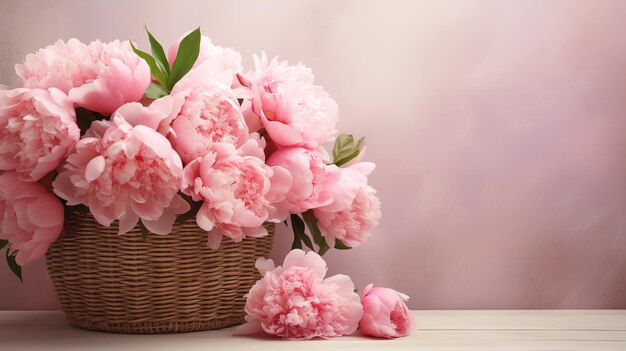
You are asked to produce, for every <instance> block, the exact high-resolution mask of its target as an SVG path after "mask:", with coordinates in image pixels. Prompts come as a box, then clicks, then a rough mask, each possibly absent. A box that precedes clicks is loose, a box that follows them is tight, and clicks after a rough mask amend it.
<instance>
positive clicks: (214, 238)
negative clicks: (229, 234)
mask: <svg viewBox="0 0 626 351" xmlns="http://www.w3.org/2000/svg"><path fill="white" fill-rule="evenodd" d="M223 237H224V236H223V235H222V233H220V232H218V231H217V230H212V231H210V232H208V233H207V246H208V247H210V248H212V249H213V250H217V249H218V248H219V247H220V244H221V243H222V238H223Z"/></svg>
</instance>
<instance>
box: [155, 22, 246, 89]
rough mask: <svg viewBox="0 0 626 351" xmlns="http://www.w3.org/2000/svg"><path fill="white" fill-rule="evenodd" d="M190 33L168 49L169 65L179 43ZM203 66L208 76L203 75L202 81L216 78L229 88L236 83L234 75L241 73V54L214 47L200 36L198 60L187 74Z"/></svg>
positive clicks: (207, 38) (172, 61)
mask: <svg viewBox="0 0 626 351" xmlns="http://www.w3.org/2000/svg"><path fill="white" fill-rule="evenodd" d="M189 33H190V32H187V33H185V34H184V35H182V36H181V37H180V38H178V40H176V41H175V42H174V43H173V44H172V45H171V46H170V48H169V51H168V53H167V59H168V61H169V62H170V64H173V63H174V60H175V59H176V54H177V53H178V47H179V45H180V42H181V41H182V40H183V38H184V37H186V36H187V35H188V34H189ZM201 65H204V66H205V69H207V70H208V71H210V72H211V73H210V74H208V75H207V74H203V75H204V79H206V80H207V81H209V78H216V77H217V79H218V80H220V81H224V82H225V83H227V84H228V85H229V86H231V85H232V84H233V83H236V80H235V75H236V74H237V73H239V72H241V69H242V65H241V54H240V53H239V52H237V51H235V50H233V49H232V48H223V47H221V46H217V45H214V44H213V43H212V42H211V39H210V38H209V37H207V36H206V35H203V36H202V39H201V40H200V53H199V55H198V59H197V60H196V62H195V63H194V65H193V67H194V68H193V69H192V70H191V71H190V72H189V73H188V74H191V75H193V72H194V71H195V69H196V68H198V67H199V66H201Z"/></svg>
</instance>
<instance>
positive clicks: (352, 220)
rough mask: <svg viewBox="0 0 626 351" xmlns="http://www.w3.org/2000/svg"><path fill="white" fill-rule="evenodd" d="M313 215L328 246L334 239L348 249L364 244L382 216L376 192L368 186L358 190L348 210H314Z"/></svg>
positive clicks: (332, 243)
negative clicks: (348, 247)
mask: <svg viewBox="0 0 626 351" xmlns="http://www.w3.org/2000/svg"><path fill="white" fill-rule="evenodd" d="M313 213H314V214H315V218H317V224H318V226H319V229H320V232H321V233H322V235H323V236H324V237H325V238H326V242H328V244H329V245H331V246H332V245H334V243H335V239H339V240H341V242H343V243H344V244H346V245H348V246H350V247H356V246H359V245H360V244H361V243H362V242H364V241H365V240H366V239H367V238H368V237H369V236H370V235H371V231H372V229H374V228H375V227H376V226H377V225H378V220H379V219H380V217H381V215H382V214H381V211H380V200H379V199H378V197H377V196H376V190H374V188H372V187H371V186H369V185H365V186H363V187H361V188H360V189H359V192H358V193H357V194H356V196H355V197H354V200H353V201H352V203H351V204H350V206H349V207H348V208H345V209H343V210H340V211H336V212H333V211H330V212H329V211H325V210H321V209H314V210H313Z"/></svg>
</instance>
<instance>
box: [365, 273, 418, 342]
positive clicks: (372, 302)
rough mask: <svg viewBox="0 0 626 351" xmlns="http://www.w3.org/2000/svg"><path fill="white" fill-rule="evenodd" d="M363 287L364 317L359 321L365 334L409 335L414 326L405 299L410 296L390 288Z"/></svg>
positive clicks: (378, 336) (382, 336)
mask: <svg viewBox="0 0 626 351" xmlns="http://www.w3.org/2000/svg"><path fill="white" fill-rule="evenodd" d="M372 286H373V285H372V284H370V285H368V286H367V287H365V289H363V294H362V297H361V303H362V304H363V318H361V322H360V323H359V327H360V328H361V331H362V332H363V333H364V334H365V335H369V336H374V337H377V338H397V337H401V336H407V335H409V331H410V330H411V328H412V324H413V323H412V321H411V316H410V315H409V309H408V308H407V307H406V304H405V301H407V300H408V299H409V297H408V296H407V295H405V294H402V293H400V292H397V291H395V290H393V289H389V288H372Z"/></svg>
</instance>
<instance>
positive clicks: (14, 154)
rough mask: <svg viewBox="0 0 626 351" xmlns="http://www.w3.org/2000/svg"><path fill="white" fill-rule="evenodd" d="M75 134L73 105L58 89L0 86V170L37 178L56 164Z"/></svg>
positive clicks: (77, 130) (64, 153)
mask: <svg viewBox="0 0 626 351" xmlns="http://www.w3.org/2000/svg"><path fill="white" fill-rule="evenodd" d="M79 137H80V130H79V128H78V126H77V125H76V114H75V111H74V106H73V104H72V102H71V101H69V99H68V98H67V96H66V95H65V94H63V93H62V92H61V91H59V90H58V89H54V88H52V89H50V90H43V89H24V88H18V89H13V90H0V170H15V171H16V172H18V173H19V177H20V179H22V180H29V181H37V180H39V179H41V178H43V177H44V176H45V175H46V174H48V173H49V172H51V171H52V170H54V169H55V168H56V167H57V166H58V165H59V163H60V162H61V160H62V159H63V158H65V157H66V156H67V155H68V153H69V152H71V151H72V150H73V149H74V145H75V144H76V142H77V141H78V138H79Z"/></svg>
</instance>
